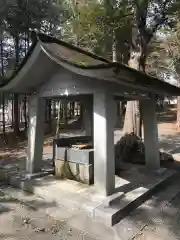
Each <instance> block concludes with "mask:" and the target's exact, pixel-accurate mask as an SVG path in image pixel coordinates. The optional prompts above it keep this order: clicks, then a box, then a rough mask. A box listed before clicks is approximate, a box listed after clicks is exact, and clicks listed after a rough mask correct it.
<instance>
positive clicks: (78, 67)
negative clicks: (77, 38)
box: [0, 34, 180, 96]
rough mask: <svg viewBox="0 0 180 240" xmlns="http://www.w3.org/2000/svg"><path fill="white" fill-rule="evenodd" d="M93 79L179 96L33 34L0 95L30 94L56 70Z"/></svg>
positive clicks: (173, 90) (176, 91) (163, 84)
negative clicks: (34, 37) (62, 69)
mask: <svg viewBox="0 0 180 240" xmlns="http://www.w3.org/2000/svg"><path fill="white" fill-rule="evenodd" d="M59 65H60V66H62V67H64V68H67V69H68V70H70V71H72V72H74V73H76V74H79V75H83V76H87V77H92V78H94V79H100V80H105V81H111V82H115V83H117V84H120V85H124V86H126V87H130V88H131V89H132V88H134V89H139V90H144V91H147V90H148V91H149V92H152V93H156V94H164V95H173V96H178V95H180V88H178V87H175V86H173V85H171V84H168V83H166V82H163V81H161V80H159V79H157V78H154V77H151V76H149V75H145V74H144V73H141V72H139V71H136V70H134V69H132V68H129V67H127V66H126V65H123V64H120V63H113V62H109V61H108V60H106V59H104V58H101V57H98V56H96V55H94V54H91V53H89V52H86V51H84V50H82V49H79V48H77V47H74V46H72V45H69V44H67V43H65V42H63V41H60V40H58V39H56V38H53V37H50V36H47V35H44V34H36V40H35V42H34V43H33V44H32V46H31V48H30V49H29V52H28V54H27V56H26V58H25V59H24V61H23V62H22V64H21V65H20V67H19V68H18V69H17V71H16V72H15V73H14V75H13V76H12V77H11V78H9V79H5V81H3V83H2V84H1V85H0V87H1V88H0V90H1V91H9V92H20V93H23V92H24V93H30V92H32V91H34V90H35V89H36V88H38V87H39V86H40V85H42V84H43V83H44V81H48V77H50V75H51V74H52V73H53V72H54V71H55V69H57V67H58V66H59Z"/></svg>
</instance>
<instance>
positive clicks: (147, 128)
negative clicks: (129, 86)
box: [140, 99, 160, 169]
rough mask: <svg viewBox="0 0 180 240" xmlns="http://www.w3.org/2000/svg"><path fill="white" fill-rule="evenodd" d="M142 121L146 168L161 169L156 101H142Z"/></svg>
mask: <svg viewBox="0 0 180 240" xmlns="http://www.w3.org/2000/svg"><path fill="white" fill-rule="evenodd" d="M140 104H141V111H142V120H143V126H144V145H145V160H146V166H147V167H149V168H152V169H158V168H160V156H159V146H158V145H159V144H158V129H157V116H156V100H155V99H150V100H141V102H140Z"/></svg>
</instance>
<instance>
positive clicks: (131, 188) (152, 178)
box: [7, 166, 176, 226]
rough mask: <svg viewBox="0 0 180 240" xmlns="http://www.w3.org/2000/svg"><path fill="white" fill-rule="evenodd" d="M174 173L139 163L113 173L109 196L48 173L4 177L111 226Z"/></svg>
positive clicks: (164, 183) (167, 180) (167, 181)
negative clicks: (116, 174)
mask: <svg viewBox="0 0 180 240" xmlns="http://www.w3.org/2000/svg"><path fill="white" fill-rule="evenodd" d="M136 168H137V169H138V166H136ZM175 174H176V172H174V171H170V170H167V169H166V170H165V169H163V170H162V171H158V172H157V171H155V172H151V173H150V171H149V172H146V169H144V168H143V167H140V169H138V170H136V171H135V170H134V169H130V170H128V171H124V172H123V173H122V175H123V176H122V177H116V193H115V194H113V195H111V196H109V197H102V196H100V195H98V193H97V192H96V190H95V188H94V187H88V186H87V185H84V184H81V183H78V182H76V181H71V180H56V179H55V178H54V176H52V175H49V176H45V177H39V178H35V179H29V180H28V179H25V178H22V177H18V176H17V177H16V176H14V175H13V176H9V178H8V179H7V180H8V183H9V184H10V185H12V186H14V187H19V188H21V189H23V190H25V191H28V192H32V193H34V194H36V195H37V196H39V197H42V198H43V199H45V200H46V201H50V202H55V203H56V204H57V205H60V206H63V207H65V208H66V209H67V210H68V211H74V210H76V211H77V210H83V211H85V212H86V213H87V215H88V216H90V217H91V218H92V219H93V220H94V221H98V222H103V223H105V224H106V225H108V226H112V225H114V224H116V223H117V222H119V221H120V220H121V219H123V218H124V217H125V216H127V215H128V214H129V213H130V212H131V211H133V210H134V209H135V208H137V207H138V206H140V205H141V204H142V203H143V202H144V201H146V200H147V199H148V198H150V197H151V196H152V195H153V194H154V192H155V191H163V190H164V188H165V187H166V186H167V185H168V184H171V180H172V179H174V176H175ZM137 175H138V178H137ZM143 176H144V177H143ZM127 179H128V181H127Z"/></svg>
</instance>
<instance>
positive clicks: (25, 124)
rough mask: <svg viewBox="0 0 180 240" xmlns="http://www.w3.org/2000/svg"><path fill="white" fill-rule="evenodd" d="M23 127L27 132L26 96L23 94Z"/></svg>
mask: <svg viewBox="0 0 180 240" xmlns="http://www.w3.org/2000/svg"><path fill="white" fill-rule="evenodd" d="M23 112H24V129H25V131H26V132H27V96H26V95H24V111H23Z"/></svg>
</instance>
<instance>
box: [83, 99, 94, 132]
mask: <svg viewBox="0 0 180 240" xmlns="http://www.w3.org/2000/svg"><path fill="white" fill-rule="evenodd" d="M83 125H84V129H85V133H86V136H93V130H92V128H93V101H92V98H87V99H86V100H84V101H83Z"/></svg>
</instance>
